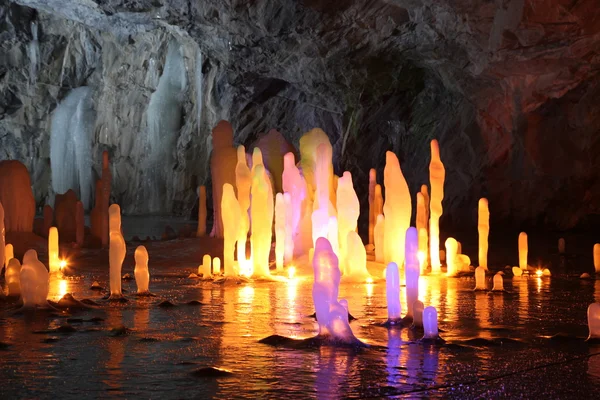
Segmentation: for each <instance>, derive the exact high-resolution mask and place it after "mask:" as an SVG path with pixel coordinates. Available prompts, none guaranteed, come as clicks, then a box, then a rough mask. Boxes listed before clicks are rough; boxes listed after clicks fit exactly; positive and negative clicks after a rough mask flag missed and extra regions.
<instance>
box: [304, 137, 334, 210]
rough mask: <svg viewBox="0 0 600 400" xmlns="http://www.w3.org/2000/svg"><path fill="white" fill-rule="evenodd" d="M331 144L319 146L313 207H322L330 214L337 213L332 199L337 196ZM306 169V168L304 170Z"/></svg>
mask: <svg viewBox="0 0 600 400" xmlns="http://www.w3.org/2000/svg"><path fill="white" fill-rule="evenodd" d="M331 151H332V150H331V145H330V144H327V143H322V144H320V145H319V146H318V147H317V158H316V168H315V173H314V179H315V197H314V199H315V200H314V204H313V209H315V210H316V209H317V208H318V209H321V210H325V212H327V215H328V216H333V215H335V207H334V205H335V202H332V201H331V199H332V198H335V192H334V191H333V185H334V184H333V182H334V178H333V164H332V153H331ZM303 171H304V170H303Z"/></svg>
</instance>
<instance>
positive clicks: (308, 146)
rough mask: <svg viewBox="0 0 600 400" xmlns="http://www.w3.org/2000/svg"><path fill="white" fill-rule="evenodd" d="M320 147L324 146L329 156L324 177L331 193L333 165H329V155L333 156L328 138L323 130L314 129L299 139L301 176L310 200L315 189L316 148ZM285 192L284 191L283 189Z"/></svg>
mask: <svg viewBox="0 0 600 400" xmlns="http://www.w3.org/2000/svg"><path fill="white" fill-rule="evenodd" d="M320 145H324V146H325V147H324V150H325V153H326V154H329V155H330V156H329V163H327V162H326V163H325V164H326V168H327V170H326V175H327V181H328V182H329V188H330V190H331V191H333V164H332V163H331V155H332V154H333V151H332V147H331V142H330V141H329V137H328V136H327V134H326V133H325V132H323V130H321V129H319V128H315V129H312V130H310V131H309V132H306V133H305V134H304V135H302V137H301V138H300V165H301V166H302V175H303V176H304V179H305V180H306V185H307V187H308V188H309V193H308V195H309V197H310V198H311V199H312V198H313V196H314V194H315V193H314V191H315V190H316V188H317V185H318V184H317V179H318V178H317V177H316V176H315V175H316V170H317V158H318V148H319V146H320ZM284 190H285V189H284Z"/></svg>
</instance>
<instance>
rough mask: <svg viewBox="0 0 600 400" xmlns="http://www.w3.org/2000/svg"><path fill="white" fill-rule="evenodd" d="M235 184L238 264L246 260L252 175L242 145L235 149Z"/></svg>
mask: <svg viewBox="0 0 600 400" xmlns="http://www.w3.org/2000/svg"><path fill="white" fill-rule="evenodd" d="M235 184H236V187H237V199H238V204H239V205H240V228H239V232H238V238H237V260H238V264H239V263H243V262H244V261H245V260H246V241H247V240H248V231H249V230H250V217H249V216H248V210H249V209H250V187H251V186H252V173H251V172H250V168H249V167H248V163H247V161H246V148H245V147H244V146H242V145H240V146H238V147H237V164H236V166H235Z"/></svg>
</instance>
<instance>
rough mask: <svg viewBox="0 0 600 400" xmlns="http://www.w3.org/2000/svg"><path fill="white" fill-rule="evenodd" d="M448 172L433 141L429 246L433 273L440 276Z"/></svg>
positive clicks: (436, 144)
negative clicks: (441, 219)
mask: <svg viewBox="0 0 600 400" xmlns="http://www.w3.org/2000/svg"><path fill="white" fill-rule="evenodd" d="M445 178H446V170H445V169H444V164H443V163H442V160H441V159H440V147H439V144H438V141H437V140H432V141H431V162H430V163H429V180H430V184H431V198H430V213H429V246H430V261H431V273H433V274H439V273H440V268H441V266H442V263H441V262H440V217H441V216H442V212H443V209H442V199H443V198H444V179H445Z"/></svg>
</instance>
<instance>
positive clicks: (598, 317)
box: [587, 303, 600, 340]
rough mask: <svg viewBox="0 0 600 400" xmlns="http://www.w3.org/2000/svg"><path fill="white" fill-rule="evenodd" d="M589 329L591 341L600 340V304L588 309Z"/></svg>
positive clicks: (592, 305) (590, 306)
mask: <svg viewBox="0 0 600 400" xmlns="http://www.w3.org/2000/svg"><path fill="white" fill-rule="evenodd" d="M587 319H588V329H589V331H590V334H589V336H588V340H590V339H600V303H592V304H590V305H589V306H588V309H587Z"/></svg>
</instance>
